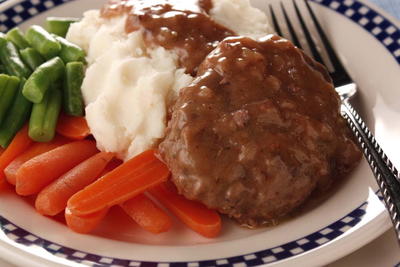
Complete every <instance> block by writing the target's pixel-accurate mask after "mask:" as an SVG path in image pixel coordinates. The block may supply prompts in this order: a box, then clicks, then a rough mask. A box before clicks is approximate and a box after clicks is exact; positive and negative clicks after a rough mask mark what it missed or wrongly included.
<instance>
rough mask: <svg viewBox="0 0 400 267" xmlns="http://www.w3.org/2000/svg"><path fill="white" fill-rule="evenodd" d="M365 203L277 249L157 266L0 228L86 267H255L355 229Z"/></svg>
mask: <svg viewBox="0 0 400 267" xmlns="http://www.w3.org/2000/svg"><path fill="white" fill-rule="evenodd" d="M366 207H367V203H364V204H363V205H362V206H360V207H358V208H357V209H355V210H354V211H352V212H351V213H349V214H347V215H346V216H345V217H343V218H341V219H340V220H338V221H336V222H334V223H332V224H330V225H328V226H327V227H325V228H323V229H321V230H320V231H317V232H315V233H312V234H310V235H307V236H304V237H302V238H300V239H297V240H294V241H292V242H289V243H286V244H282V245H280V246H277V247H273V248H270V249H266V250H263V251H258V252H255V253H252V254H247V255H242V256H237V257H232V258H226V259H216V260H209V261H200V262H175V263H158V262H136V261H131V260H126V259H113V258H107V257H102V256H101V255H95V254H90V253H86V252H83V251H78V250H75V249H72V248H67V247H64V246H61V245H59V244H55V243H52V242H50V241H48V240H45V239H42V238H40V237H38V236H36V235H34V234H31V233H29V232H27V231H25V230H24V229H22V228H19V227H18V226H16V225H15V224H13V223H11V222H10V221H8V220H7V219H5V218H3V217H1V216H0V228H1V229H2V231H3V232H4V233H5V234H6V235H7V237H8V238H10V239H11V240H13V241H14V242H17V243H19V244H24V245H26V246H40V247H42V248H44V249H45V250H47V251H48V252H49V253H51V254H53V255H56V256H58V257H62V258H65V259H68V260H72V261H75V262H78V263H83V264H86V265H89V266H104V265H113V266H114V265H117V266H145V267H147V266H163V267H166V266H171V267H184V266H185V267H195V266H199V267H205V266H221V267H226V266H232V265H234V264H236V263H241V264H244V266H258V265H261V264H266V263H272V262H276V261H279V260H283V259H286V258H290V257H293V256H295V255H299V254H301V253H304V252H306V251H309V250H312V249H314V248H316V247H318V246H321V245H323V244H325V243H327V242H329V241H332V240H334V239H335V238H337V237H338V236H341V235H342V234H343V233H345V232H346V231H348V230H349V229H351V228H353V227H354V226H355V225H357V224H358V223H359V222H360V221H361V219H362V217H363V216H364V215H365V209H366Z"/></svg>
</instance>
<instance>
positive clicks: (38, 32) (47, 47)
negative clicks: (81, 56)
mask: <svg viewBox="0 0 400 267" xmlns="http://www.w3.org/2000/svg"><path fill="white" fill-rule="evenodd" d="M25 38H26V40H27V41H28V42H29V43H30V45H31V46H32V47H33V48H35V49H36V50H37V51H38V52H39V53H40V54H41V55H42V56H44V57H45V58H46V59H51V58H53V57H56V56H58V54H59V53H60V51H61V44H60V43H59V42H57V40H56V39H55V38H54V37H53V36H52V35H51V34H50V33H48V32H47V31H46V30H45V29H43V28H42V27H40V26H38V25H33V26H31V27H29V29H28V30H27V31H26V33H25Z"/></svg>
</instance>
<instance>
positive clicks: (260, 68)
mask: <svg viewBox="0 0 400 267" xmlns="http://www.w3.org/2000/svg"><path fill="white" fill-rule="evenodd" d="M339 103H340V102H339V97H338V95H337V94H336V92H335V90H334V88H333V85H332V83H331V80H330V78H329V76H328V73H327V72H326V70H325V69H324V67H323V66H322V65H320V64H318V63H317V62H315V61H313V60H312V59H310V58H309V57H307V56H306V55H305V54H304V53H303V52H302V51H301V50H300V49H298V48H296V47H295V46H294V45H293V44H291V43H290V42H289V41H287V40H285V39H282V38H280V37H277V36H268V37H266V38H264V39H263V40H259V41H254V40H252V39H248V38H244V37H230V38H227V39H225V40H224V41H222V42H221V43H220V44H219V45H218V47H217V48H216V49H215V50H214V51H213V52H211V54H210V55H208V57H207V58H206V59H205V60H204V62H203V63H202V65H201V66H200V68H199V72H198V74H197V78H196V79H195V80H194V82H193V83H192V84H191V85H190V86H188V87H186V88H184V89H182V90H181V92H180V95H179V98H178V100H177V102H176V104H175V105H174V108H173V112H172V118H171V120H170V122H169V125H168V129H167V134H166V137H165V140H164V141H163V142H162V143H161V144H160V147H159V148H160V154H161V157H162V159H163V160H164V161H165V162H166V163H167V164H168V166H169V167H170V169H171V171H172V175H173V177H172V179H173V182H174V183H175V185H176V186H177V188H178V190H179V192H180V193H181V194H183V195H184V196H185V197H187V198H189V199H194V200H198V201H200V202H202V203H204V204H205V205H207V206H208V207H210V208H213V209H217V210H219V211H220V212H221V213H224V214H228V215H229V216H231V217H233V218H235V219H237V220H238V222H239V223H241V224H242V225H247V226H249V227H255V226H260V225H263V224H266V223H268V222H271V220H274V219H277V218H279V217H282V216H284V215H285V214H287V213H288V212H290V211H292V210H293V209H294V208H296V207H297V206H299V205H300V204H301V203H303V202H304V201H305V200H306V199H307V197H308V196H309V195H310V193H311V192H312V191H313V190H315V189H317V188H319V189H324V190H325V189H326V188H328V187H329V186H330V185H331V183H332V181H334V180H335V179H337V178H338V177H339V176H342V175H344V174H346V173H348V172H349V171H350V170H351V169H353V168H354V167H355V165H356V164H357V162H358V161H359V159H360V156H361V154H360V152H359V150H358V148H357V147H356V146H355V144H354V143H353V141H352V138H351V136H350V133H349V131H348V129H347V128H346V125H345V123H344V120H343V119H342V118H341V116H340V114H339Z"/></svg>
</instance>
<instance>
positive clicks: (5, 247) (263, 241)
mask: <svg viewBox="0 0 400 267" xmlns="http://www.w3.org/2000/svg"><path fill="white" fill-rule="evenodd" d="M271 1H272V2H274V4H277V2H278V1H274V0H271ZM317 2H319V4H313V6H314V9H315V10H316V12H317V13H318V16H319V17H320V18H322V19H321V20H322V22H323V24H324V27H325V29H326V30H327V32H328V34H329V36H330V37H331V39H332V40H333V43H334V45H335V47H336V48H337V50H338V51H339V52H340V56H341V57H342V58H343V60H344V61H345V63H346V66H347V67H348V70H349V72H350V74H351V75H352V77H354V79H355V80H356V82H357V83H358V84H359V86H360V89H361V92H360V94H359V97H358V99H357V101H356V102H357V103H356V104H357V106H358V107H359V109H360V111H361V113H362V115H363V117H364V118H365V120H366V121H367V123H368V125H369V126H370V128H371V130H372V131H373V132H374V133H375V134H376V138H377V140H378V141H379V142H380V143H381V145H382V147H383V148H384V149H385V150H386V152H387V154H388V155H389V157H390V158H391V159H392V160H393V162H394V164H395V165H397V166H399V165H400V149H399V148H400V138H398V137H399V136H400V124H399V123H398V119H399V118H400V117H399V114H400V90H399V88H398V85H399V84H400V68H399V63H400V30H399V28H398V26H396V25H397V22H393V21H391V19H388V18H387V15H384V14H382V13H380V12H379V11H376V8H373V7H371V6H370V5H369V4H365V2H364V1H363V2H359V1H357V0H318V1H317ZM101 3H102V1H93V0H76V1H72V2H71V1H68V0H47V1H40V0H31V1H21V0H9V1H6V2H5V3H3V4H1V5H0V10H1V13H0V23H1V24H0V30H1V31H6V30H7V29H8V28H10V27H12V26H14V25H15V24H16V23H17V24H19V23H22V24H21V27H22V28H24V27H26V26H27V25H30V24H34V23H36V24H37V23H42V22H43V20H44V18H45V17H48V16H51V15H58V16H81V14H82V12H83V11H84V10H87V9H89V8H94V7H99V6H100V5H101ZM253 3H254V4H255V6H257V7H260V8H262V9H266V8H267V1H262V0H259V1H253ZM301 4H302V3H301ZM288 6H289V5H288ZM302 7H303V6H302ZM289 9H290V10H291V11H292V9H291V8H289ZM32 17H33V18H32ZM376 191H377V186H376V185H375V181H374V178H373V176H372V174H371V172H370V170H369V167H368V165H367V163H366V162H365V161H363V162H362V163H361V164H360V166H359V167H358V168H357V169H356V170H355V171H354V173H353V174H352V175H351V177H349V178H348V179H347V180H346V181H344V182H343V183H341V184H340V185H339V186H338V187H337V188H336V189H335V190H334V192H333V193H332V194H331V195H330V196H329V198H327V199H326V200H325V201H323V202H322V203H321V204H319V205H317V206H316V207H314V208H312V209H309V210H307V211H304V212H303V213H302V214H301V215H299V216H296V217H295V218H292V219H290V220H287V221H285V222H283V223H282V224H280V225H278V226H275V227H270V228H263V229H258V230H246V229H241V228H239V227H237V226H236V225H235V224H234V223H232V222H230V221H229V220H224V225H223V232H222V234H221V236H220V237H219V238H216V239H205V238H202V237H200V236H198V235H196V234H194V233H192V232H190V231H189V230H186V229H185V228H184V227H183V226H182V225H180V224H179V223H178V222H176V223H175V227H174V228H173V230H172V231H171V232H170V233H166V234H161V235H157V236H156V235H151V234H147V233H145V232H144V231H142V230H140V229H139V228H138V227H137V226H135V225H134V224H133V223H130V222H129V221H128V220H127V221H126V222H124V223H122V225H118V224H116V223H115V222H113V217H112V214H113V213H114V214H115V212H118V210H114V211H113V212H112V213H111V215H110V216H108V217H107V220H106V221H105V222H104V223H103V224H102V225H101V226H100V227H99V229H98V230H96V232H95V233H94V234H93V235H79V234H75V233H73V232H71V231H70V230H69V229H68V228H67V227H65V226H64V225H63V224H61V223H58V222H56V221H54V220H51V219H49V218H46V217H43V216H40V215H38V214H37V213H36V212H35V211H34V209H33V208H32V206H31V205H30V204H29V201H27V200H23V199H22V198H20V197H17V196H15V195H14V194H12V193H11V192H10V193H6V194H2V195H1V201H0V215H1V216H0V224H1V229H2V231H1V232H0V240H2V242H0V248H1V249H0V256H2V257H5V258H6V259H8V260H9V261H11V262H13V263H16V264H21V265H25V266H43V265H48V264H50V263H51V264H52V265H67V266H72V265H78V263H84V264H88V265H96V264H97V265H122V266H138V265H142V266H156V265H157V264H160V263H161V264H160V266H167V265H168V264H170V265H171V266H175V265H176V266H214V265H222V266H229V265H233V264H235V263H236V264H238V266H246V265H248V266H254V265H260V264H263V263H269V264H271V265H277V266H278V265H279V266H281V265H285V266H310V265H323V264H327V263H329V262H331V261H333V260H335V259H337V258H340V257H342V256H344V255H346V254H348V253H350V252H352V251H354V250H356V249H357V248H359V247H361V246H363V245H364V244H366V243H368V242H370V241H371V240H372V239H374V238H376V237H377V236H379V235H380V234H382V233H383V232H384V231H385V230H386V229H388V228H389V227H390V221H389V219H388V216H387V214H386V211H385V208H384V206H383V205H382V203H381V201H380V200H379V198H378V197H377V196H376V194H375V193H374V192H376ZM178 263H180V264H178Z"/></svg>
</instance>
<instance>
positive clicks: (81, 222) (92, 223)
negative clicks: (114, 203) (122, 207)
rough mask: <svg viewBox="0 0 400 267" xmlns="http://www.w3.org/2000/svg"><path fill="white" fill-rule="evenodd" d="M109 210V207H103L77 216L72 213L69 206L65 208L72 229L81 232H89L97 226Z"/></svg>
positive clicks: (66, 217) (66, 218)
mask: <svg viewBox="0 0 400 267" xmlns="http://www.w3.org/2000/svg"><path fill="white" fill-rule="evenodd" d="M107 212H108V209H103V210H100V211H98V212H96V213H92V214H88V215H86V216H77V215H75V214H73V213H71V211H70V210H69V209H68V208H67V209H66V210H65V221H66V222H67V225H68V227H69V228H70V229H71V230H72V231H74V232H77V233H80V234H87V233H89V232H91V231H92V230H94V229H95V228H96V227H97V225H98V224H99V223H100V222H101V221H102V220H103V218H104V217H105V216H106V215H107Z"/></svg>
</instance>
